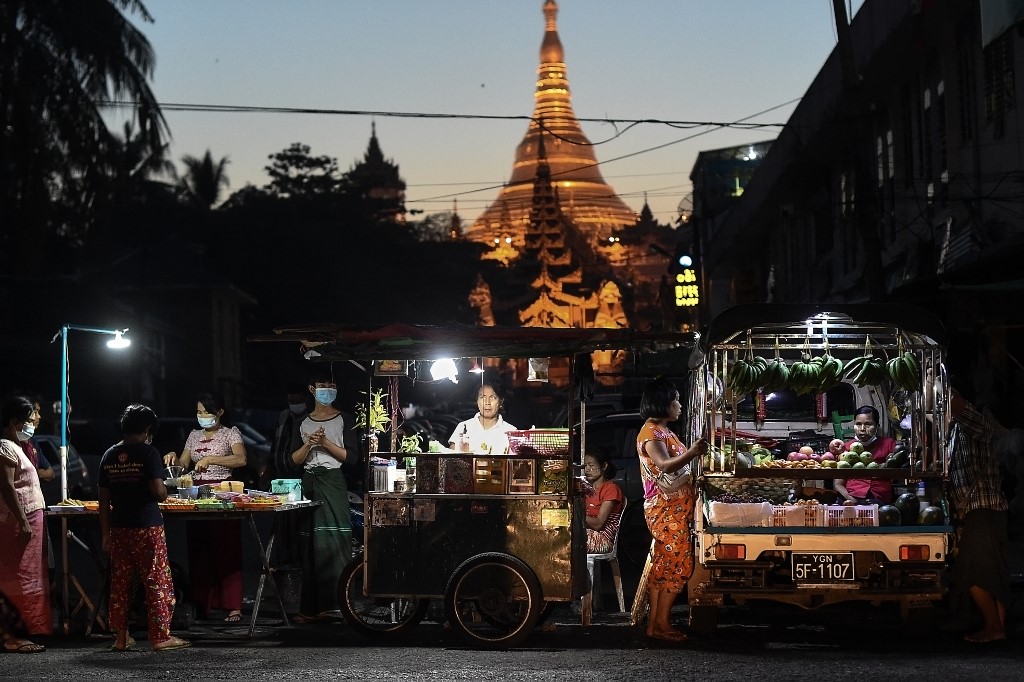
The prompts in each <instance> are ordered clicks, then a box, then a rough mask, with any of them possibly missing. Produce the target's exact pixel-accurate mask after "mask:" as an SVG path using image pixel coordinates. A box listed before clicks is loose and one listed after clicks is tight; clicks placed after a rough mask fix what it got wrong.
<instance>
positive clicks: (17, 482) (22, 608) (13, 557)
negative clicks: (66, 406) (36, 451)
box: [0, 396, 53, 654]
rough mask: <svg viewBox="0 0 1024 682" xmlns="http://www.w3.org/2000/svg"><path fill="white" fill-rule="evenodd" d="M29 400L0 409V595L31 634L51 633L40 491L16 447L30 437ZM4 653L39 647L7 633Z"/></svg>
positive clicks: (12, 400)
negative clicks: (13, 609)
mask: <svg viewBox="0 0 1024 682" xmlns="http://www.w3.org/2000/svg"><path fill="white" fill-rule="evenodd" d="M32 413H33V407H32V401H30V400H29V399H28V398H25V397H23V396H15V397H12V398H8V399H7V400H6V401H4V404H3V407H2V408H0V425H2V428H3V432H2V434H0V547H2V549H0V593H3V594H4V595H5V596H6V597H7V598H8V599H10V600H11V602H12V603H13V604H14V606H15V607H16V608H17V609H18V612H19V613H20V614H21V618H22V621H24V623H25V626H26V630H27V631H28V633H29V634H32V635H51V634H53V619H52V618H51V616H50V586H49V582H48V579H47V577H48V574H47V567H46V553H45V551H44V549H43V548H44V544H43V537H44V535H45V533H46V526H45V524H44V519H43V508H44V506H45V504H46V503H45V502H44V501H43V491H42V490H41V489H40V488H39V477H38V476H37V475H36V468H35V467H34V466H33V465H32V462H30V461H29V459H28V457H27V456H26V455H25V451H24V450H22V449H21V446H20V445H19V443H21V442H23V441H27V440H28V439H29V438H30V435H29V434H28V433H27V432H26V431H25V426H26V425H29V423H30V420H31V418H32ZM3 647H4V650H5V651H8V652H15V653H22V654H34V653H39V652H41V651H45V647H43V646H41V645H39V644H36V643H34V642H32V641H30V640H28V639H23V638H21V637H18V636H14V635H10V636H9V638H8V639H5V641H4V643H3Z"/></svg>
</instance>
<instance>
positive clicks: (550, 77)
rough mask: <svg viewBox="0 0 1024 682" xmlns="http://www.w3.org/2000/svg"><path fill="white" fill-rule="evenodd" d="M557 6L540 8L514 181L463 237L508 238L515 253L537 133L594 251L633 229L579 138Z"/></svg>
mask: <svg viewBox="0 0 1024 682" xmlns="http://www.w3.org/2000/svg"><path fill="white" fill-rule="evenodd" d="M557 15H558V3H557V2H555V0H547V2H545V3H544V18H545V21H546V28H545V32H544V41H543V42H542V43H541V47H540V67H539V68H538V69H537V90H536V92H535V93H534V95H533V97H534V101H535V103H534V109H533V120H531V121H530V126H529V128H528V129H527V131H526V136H525V137H524V138H523V141H522V142H520V143H519V146H518V147H517V148H516V159H515V163H513V165H512V177H511V179H510V180H509V181H508V183H507V184H506V185H505V187H504V188H502V190H501V192H500V193H499V194H498V198H497V199H495V200H494V202H493V203H492V204H491V205H490V206H489V207H488V208H487V210H486V211H484V212H483V213H482V214H481V215H480V217H479V218H477V219H476V221H474V223H473V225H472V227H471V228H470V230H469V231H468V233H467V237H469V238H470V239H472V240H474V241H479V242H483V243H487V244H492V245H493V244H496V243H498V242H496V241H495V240H499V241H500V242H502V243H504V242H505V240H506V238H509V237H510V238H511V240H512V244H513V246H514V247H516V248H520V247H522V246H523V245H524V236H525V234H526V231H527V228H528V227H529V224H530V206H531V201H532V197H533V181H534V178H535V177H536V175H537V149H538V142H539V139H540V134H541V127H542V126H543V129H544V130H545V131H546V132H547V135H546V138H545V144H546V146H547V159H548V163H549V165H550V167H551V180H552V182H554V183H555V184H556V185H557V187H558V197H559V203H560V204H561V206H562V212H563V213H564V215H565V216H566V217H567V218H568V219H569V220H571V221H572V222H573V223H574V224H575V225H576V226H577V228H578V229H579V231H580V232H581V233H582V234H583V235H585V236H586V238H587V240H588V241H590V242H591V243H592V244H594V245H596V244H597V243H598V242H600V241H603V240H605V239H607V238H608V236H610V235H611V233H612V231H613V230H618V229H621V228H623V227H626V226H632V225H635V224H636V221H637V216H636V213H635V212H634V211H633V210H632V209H631V208H629V206H627V205H626V204H625V203H624V202H623V201H622V199H620V198H619V196H618V195H617V194H616V193H615V190H614V189H612V188H611V187H610V186H609V185H608V183H606V182H605V181H604V178H603V177H602V176H601V172H600V170H599V168H598V165H597V158H596V157H595V156H594V149H593V147H592V146H591V144H590V141H589V140H588V139H587V136H586V135H584V134H583V130H582V128H581V127H580V122H579V120H577V118H576V114H575V113H574V112H573V109H572V96H571V94H570V93H569V79H568V77H567V76H566V68H565V52H564V50H563V49H562V41H561V40H560V39H559V37H558V26H557V22H556V18H557Z"/></svg>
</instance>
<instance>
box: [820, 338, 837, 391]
mask: <svg viewBox="0 0 1024 682" xmlns="http://www.w3.org/2000/svg"><path fill="white" fill-rule="evenodd" d="M815 359H817V358H815ZM820 367H821V370H820V371H819V372H818V392H819V393H827V392H828V390H829V389H830V388H833V387H835V386H838V385H839V383H840V381H841V377H842V376H843V361H842V360H840V359H839V358H836V357H833V356H832V351H831V349H830V348H829V345H828V337H827V336H826V337H825V353H824V355H822V356H821V363H820Z"/></svg>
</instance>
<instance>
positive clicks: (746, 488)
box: [704, 476, 797, 504]
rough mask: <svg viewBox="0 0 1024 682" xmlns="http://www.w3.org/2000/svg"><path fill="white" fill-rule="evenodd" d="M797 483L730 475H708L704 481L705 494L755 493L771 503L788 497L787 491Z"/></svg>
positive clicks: (784, 479)
mask: <svg viewBox="0 0 1024 682" xmlns="http://www.w3.org/2000/svg"><path fill="white" fill-rule="evenodd" d="M796 484H797V482H796V480H795V479H792V480H791V479H788V478H732V477H731V476H728V477H726V476H721V477H714V478H712V477H710V476H709V477H708V478H707V479H706V480H705V483H704V490H705V494H706V495H708V496H709V497H714V496H715V495H717V494H719V493H732V494H734V495H757V496H759V497H764V498H767V499H769V500H771V502H772V503H773V504H781V503H782V502H785V501H786V500H787V499H788V498H789V491H790V490H792V489H793V487H794V486H795V485H796Z"/></svg>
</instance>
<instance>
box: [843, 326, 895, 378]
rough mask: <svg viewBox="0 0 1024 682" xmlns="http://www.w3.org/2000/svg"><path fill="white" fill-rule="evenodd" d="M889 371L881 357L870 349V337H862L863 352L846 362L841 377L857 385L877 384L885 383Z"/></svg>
mask: <svg viewBox="0 0 1024 682" xmlns="http://www.w3.org/2000/svg"><path fill="white" fill-rule="evenodd" d="M888 376H889V372H888V369H887V367H886V362H885V360H884V359H883V358H880V357H878V356H877V355H875V353H874V351H873V350H872V349H871V337H870V336H865V337H864V354H863V355H861V356H858V357H856V358H854V359H853V360H850V361H849V362H848V363H846V373H845V374H844V376H843V378H844V379H845V380H846V381H849V382H852V383H854V384H856V385H857V386H860V387H864V386H877V385H879V384H882V383H885V380H886V378H888Z"/></svg>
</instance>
